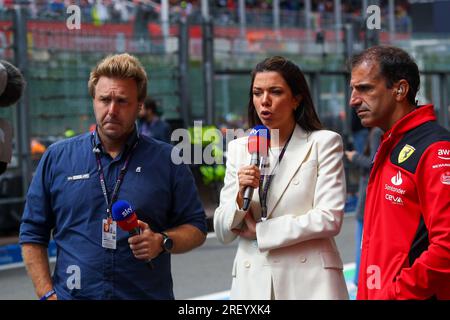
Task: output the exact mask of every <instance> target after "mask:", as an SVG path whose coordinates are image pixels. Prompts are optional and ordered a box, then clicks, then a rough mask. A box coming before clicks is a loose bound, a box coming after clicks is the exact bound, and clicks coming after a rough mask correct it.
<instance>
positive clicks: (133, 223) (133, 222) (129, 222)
mask: <svg viewBox="0 0 450 320" xmlns="http://www.w3.org/2000/svg"><path fill="white" fill-rule="evenodd" d="M117 225H118V226H119V228H120V229H122V230H124V231H128V232H130V231H131V230H133V229H136V228H139V224H138V220H137V215H136V214H135V213H133V214H132V215H130V216H128V218H127V219H125V220H122V221H117Z"/></svg>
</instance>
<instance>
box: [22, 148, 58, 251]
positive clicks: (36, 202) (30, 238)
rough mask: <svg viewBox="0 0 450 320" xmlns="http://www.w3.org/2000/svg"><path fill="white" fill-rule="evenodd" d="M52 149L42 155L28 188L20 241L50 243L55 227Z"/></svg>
mask: <svg viewBox="0 0 450 320" xmlns="http://www.w3.org/2000/svg"><path fill="white" fill-rule="evenodd" d="M51 149H52V148H49V149H48V150H47V152H46V153H45V154H44V155H43V156H42V158H41V160H40V162H39V165H38V167H37V169H36V172H35V174H34V176H33V180H32V181H31V185H30V187H29V189H28V193H27V198H26V203H25V209H24V212H23V215H22V221H21V224H20V233H19V243H20V244H24V243H38V244H43V245H48V242H49V240H50V232H51V230H52V229H53V227H54V218H53V217H54V215H53V212H52V208H51V200H50V191H49V188H50V181H51V170H50V166H51V162H52V161H51V160H52V156H51Z"/></svg>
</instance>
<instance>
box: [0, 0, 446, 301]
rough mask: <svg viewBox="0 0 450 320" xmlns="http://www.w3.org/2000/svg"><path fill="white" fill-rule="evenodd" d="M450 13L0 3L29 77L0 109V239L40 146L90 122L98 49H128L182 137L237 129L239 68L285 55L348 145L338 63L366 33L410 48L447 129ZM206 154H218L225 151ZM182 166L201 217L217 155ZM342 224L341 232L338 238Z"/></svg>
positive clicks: (243, 97)
mask: <svg viewBox="0 0 450 320" xmlns="http://www.w3.org/2000/svg"><path fill="white" fill-rule="evenodd" d="M73 5H75V6H76V7H75V9H74V7H73ZM373 5H375V7H373ZM71 6H72V7H71ZM371 6H372V7H371ZM368 8H369V10H368ZM374 8H375V9H374ZM74 10H75V11H74ZM78 13H79V14H80V15H79V17H78V16H74V14H75V15H76V14H78ZM378 13H379V15H377V14H378ZM449 14H450V1H449V0H436V1H431V0H430V1H414V0H409V1H407V0H380V1H370V0H365V1H355V0H328V1H325V0H323V1H321V0H210V1H206V0H202V1H200V0H191V1H176V0H160V1H149V0H79V1H75V0H72V1H69V0H54V1H44V0H28V1H13V0H0V59H4V60H7V61H10V62H11V63H13V64H14V65H16V66H17V67H18V68H19V69H20V70H21V71H22V73H23V74H24V76H25V78H26V81H27V83H28V85H27V88H26V92H25V95H24V97H23V98H22V99H21V100H20V101H19V103H18V104H17V105H16V106H11V107H9V108H1V109H0V117H1V118H5V119H6V120H7V121H9V122H10V123H11V124H12V125H13V127H14V137H15V138H14V149H13V159H12V162H11V163H10V164H9V166H8V169H7V171H6V172H5V173H4V174H3V175H1V176H0V241H1V242H0V246H1V245H8V244H13V243H17V232H18V227H19V222H20V218H21V214H22V210H23V206H24V198H25V195H26V191H27V189H28V185H29V183H30V181H31V177H32V175H33V171H34V170H35V168H36V165H37V163H38V161H39V159H40V157H41V155H42V154H43V152H45V150H46V148H47V147H48V146H49V145H50V144H51V143H53V142H55V141H58V140H60V139H65V138H68V137H72V136H74V135H77V134H80V133H84V132H87V131H89V130H92V128H93V125H94V124H95V120H94V116H93V112H92V100H91V98H90V97H89V95H88V90H87V81H88V78H89V72H90V70H91V69H92V68H93V67H94V65H95V63H96V62H98V61H99V60H100V59H101V58H103V57H104V56H106V55H107V54H111V53H121V52H129V53H131V54H134V55H136V56H137V57H138V58H139V59H140V61H141V62H142V64H143V65H144V67H145V68H146V70H147V73H148V75H149V78H150V81H149V87H148V92H149V95H150V96H151V97H152V98H153V99H154V100H155V101H156V103H157V108H158V114H159V116H160V117H161V118H162V119H164V120H165V121H167V122H168V123H169V125H170V128H171V130H175V129H177V128H187V129H190V133H191V141H190V142H191V145H192V147H193V148H194V147H195V146H197V147H199V146H201V147H202V148H204V147H205V146H206V145H207V144H208V143H210V142H211V138H208V139H206V138H204V137H203V135H204V134H205V132H206V131H207V129H210V128H214V129H219V130H220V131H221V132H224V129H225V128H230V129H232V128H243V129H246V111H247V102H248V97H249V85H250V71H251V68H252V67H253V66H255V64H256V63H257V62H259V61H260V60H262V59H264V58H265V57H268V56H272V55H283V56H285V57H287V58H289V59H291V60H292V61H294V62H295V63H297V64H298V65H299V66H300V68H301V69H302V70H303V71H304V72H305V74H306V75H307V80H308V82H309V85H310V88H311V91H312V93H313V99H314V102H315V105H316V107H317V110H318V113H319V117H320V119H321V120H322V122H323V123H324V125H325V126H326V128H328V129H330V130H334V131H336V132H338V133H340V134H341V135H342V137H343V139H344V141H345V144H346V148H347V149H351V148H353V142H354V133H355V132H356V131H357V130H358V128H355V121H354V120H355V119H354V118H353V122H352V117H353V115H352V110H351V108H350V107H349V105H348V101H349V78H350V74H349V72H348V69H347V65H346V63H347V61H348V59H349V57H350V56H351V55H352V54H354V53H356V52H360V51H361V50H363V49H364V48H367V47H370V46H372V45H376V44H390V45H395V46H398V47H401V48H403V49H405V50H406V51H407V52H409V53H410V54H411V55H412V56H413V57H414V58H415V59H416V61H417V63H418V65H419V68H420V71H421V75H422V78H421V89H420V92H419V94H418V100H419V103H422V104H423V103H434V105H435V109H436V112H437V113H438V119H439V121H440V122H441V124H442V125H443V126H445V127H447V128H448V127H449V111H450V78H449V75H450V22H449V19H448V16H449ZM77 17H78V18H79V20H78V21H79V22H80V23H79V25H78V26H77V24H76V22H77V20H76V18H77ZM377 18H379V21H378V20H377ZM378 22H379V23H378ZM377 24H379V25H378V26H377ZM373 26H375V27H376V28H372V27H373ZM378 27H379V28H378ZM194 121H202V127H201V128H198V127H197V128H194ZM352 123H353V125H352ZM172 143H173V144H176V143H177V142H172ZM224 147H225V149H226V146H224ZM215 156H216V157H217V159H221V160H224V159H225V157H226V150H217V152H216V154H215ZM190 166H191V169H192V171H193V173H194V176H195V178H196V182H197V187H198V189H199V191H200V194H201V197H202V201H203V203H204V206H205V209H206V212H207V215H208V217H209V218H210V219H209V224H210V228H211V217H212V215H213V212H214V209H215V208H216V206H217V204H218V199H219V198H218V196H219V191H220V188H221V186H222V180H223V176H224V167H223V165H222V164H221V163H220V161H218V163H213V164H207V163H195V164H191V165H190ZM345 166H346V175H347V184H348V186H347V188H348V198H347V205H346V212H347V213H348V214H349V215H351V214H352V212H353V210H354V208H355V205H356V200H357V187H358V178H359V177H358V170H357V169H356V168H354V167H353V166H352V164H351V163H349V162H347V161H346V162H345ZM352 232H353V230H352V229H351V228H349V231H348V232H347V231H346V232H344V234H347V233H348V237H349V239H350V238H351V237H353V235H352ZM344 242H345V241H343V243H344ZM350 247H351V249H350V248H349V249H348V250H353V247H352V246H350ZM3 251H4V252H6V251H7V250H6V249H4V250H3ZM1 253H2V247H0V264H2V263H4V264H7V263H10V262H16V261H14V259H12V260H11V258H9V257H8V258H4V259H3V262H2V258H1ZM348 256H349V258H348V259H349V261H350V262H351V261H352V260H351V253H349V254H348ZM17 259H19V258H17ZM230 265H231V262H230ZM224 289H225V288H224ZM186 296H189V294H186Z"/></svg>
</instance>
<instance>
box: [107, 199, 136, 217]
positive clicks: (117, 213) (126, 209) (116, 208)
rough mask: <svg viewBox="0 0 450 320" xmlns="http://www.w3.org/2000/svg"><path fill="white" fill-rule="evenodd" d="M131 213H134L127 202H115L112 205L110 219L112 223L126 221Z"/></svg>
mask: <svg viewBox="0 0 450 320" xmlns="http://www.w3.org/2000/svg"><path fill="white" fill-rule="evenodd" d="M132 213H134V210H133V208H132V207H131V204H129V203H128V201H125V200H117V201H116V202H114V203H113V205H112V218H113V220H114V221H122V220H126V219H127V217H128V216H129V215H131V214H132Z"/></svg>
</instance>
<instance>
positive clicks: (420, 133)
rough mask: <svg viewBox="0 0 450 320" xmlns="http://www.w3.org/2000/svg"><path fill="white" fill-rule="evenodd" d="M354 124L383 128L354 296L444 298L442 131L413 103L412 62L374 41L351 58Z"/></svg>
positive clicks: (449, 152) (448, 271) (445, 146)
mask: <svg viewBox="0 0 450 320" xmlns="http://www.w3.org/2000/svg"><path fill="white" fill-rule="evenodd" d="M351 69H352V70H351V82H350V87H351V91H352V92H351V98H350V104H351V106H352V108H355V110H356V112H357V114H358V116H359V118H360V119H361V122H362V124H363V125H364V126H367V127H374V126H375V127H379V128H381V129H382V130H384V131H385V134H384V135H383V137H382V141H381V145H380V147H379V149H378V151H377V154H376V155H375V157H374V159H373V161H372V171H371V174H370V178H369V184H368V187H367V200H366V206H365V213H364V230H363V239H362V253H361V265H360V272H359V281H358V293H357V299H433V298H437V299H450V133H449V131H448V130H446V129H445V128H443V127H441V126H439V125H438V123H437V121H436V115H435V113H434V111H433V105H425V106H418V105H417V103H416V101H415V97H416V93H417V91H418V89H419V84H420V77H419V70H418V67H417V64H416V63H415V62H414V61H413V60H412V59H411V57H410V56H409V55H408V54H407V53H406V52H405V51H403V50H401V49H399V48H395V47H385V46H376V47H372V48H369V49H367V50H365V51H363V52H362V53H360V54H358V55H356V56H355V57H353V59H352V61H351Z"/></svg>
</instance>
